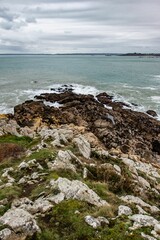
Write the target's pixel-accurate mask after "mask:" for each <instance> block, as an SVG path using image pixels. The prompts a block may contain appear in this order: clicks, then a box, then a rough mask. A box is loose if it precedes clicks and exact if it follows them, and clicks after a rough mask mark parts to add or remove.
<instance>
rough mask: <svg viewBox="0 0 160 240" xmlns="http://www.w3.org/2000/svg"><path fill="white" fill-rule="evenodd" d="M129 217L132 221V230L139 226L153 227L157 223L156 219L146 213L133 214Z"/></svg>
mask: <svg viewBox="0 0 160 240" xmlns="http://www.w3.org/2000/svg"><path fill="white" fill-rule="evenodd" d="M129 218H130V220H132V221H133V222H134V224H133V227H131V228H130V229H132V230H135V229H137V228H141V227H154V226H155V225H156V224H158V221H157V220H156V219H155V218H153V217H151V216H148V215H143V214H134V215H133V216H130V217H129Z"/></svg>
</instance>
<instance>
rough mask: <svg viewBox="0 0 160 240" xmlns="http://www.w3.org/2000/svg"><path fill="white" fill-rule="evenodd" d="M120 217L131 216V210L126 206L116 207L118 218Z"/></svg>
mask: <svg viewBox="0 0 160 240" xmlns="http://www.w3.org/2000/svg"><path fill="white" fill-rule="evenodd" d="M121 215H126V216H129V215H132V209H131V208H130V207H128V206H124V205H120V206H119V207H118V216H121Z"/></svg>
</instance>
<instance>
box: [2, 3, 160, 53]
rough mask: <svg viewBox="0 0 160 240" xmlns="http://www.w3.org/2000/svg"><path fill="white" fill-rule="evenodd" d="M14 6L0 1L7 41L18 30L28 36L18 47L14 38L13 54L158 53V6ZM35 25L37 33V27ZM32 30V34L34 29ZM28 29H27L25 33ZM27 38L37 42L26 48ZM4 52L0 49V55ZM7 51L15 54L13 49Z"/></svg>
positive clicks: (72, 4) (12, 42)
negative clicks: (74, 52) (69, 52)
mask: <svg viewBox="0 0 160 240" xmlns="http://www.w3.org/2000/svg"><path fill="white" fill-rule="evenodd" d="M13 2H14V4H13ZM13 2H11V1H10V0H0V6H1V8H0V18H1V19H2V20H1V21H0V28H1V29H3V30H4V31H5V30H12V31H6V33H5V34H6V36H7V32H13V33H12V34H14V32H15V30H17V29H20V28H21V32H22V34H24V39H23V38H22V41H20V42H17V43H16V42H14V40H13V39H12V37H11V35H10V38H11V39H10V45H12V44H13V46H14V49H15V50H14V51H16V49H17V51H23V50H24V49H25V50H24V51H29V49H30V50H31V51H35V49H44V51H45V49H47V50H48V51H51V52H52V51H55V49H57V50H56V51H58V49H61V48H62V47H63V49H64V51H65V49H67V51H69V49H70V50H72V49H86V51H87V49H89V50H93V49H94V51H96V49H97V51H107V50H108V51H109V50H110V51H113V52H116V51H117V52H119V51H120V52H122V51H124V49H125V51H136V49H140V48H141V49H142V50H143V48H144V49H145V48H149V49H151V51H152V50H153V51H159V52H160V45H159V39H160V31H159V29H160V14H159V9H160V1H159V0H134V1H129V0H100V1H97V0H27V1H26V2H25V1H23V0H13ZM11 4H12V5H11ZM34 23H36V28H35V27H33V25H34ZM52 23H53V27H52ZM30 25H31V26H32V27H33V28H32V27H31V29H30V28H29V26H30ZM25 26H26V28H23V27H25ZM27 26H28V27H27ZM45 27H46V28H45ZM59 27H60V29H58V28H59ZM1 29H0V34H1ZM55 29H56V31H55ZM77 29H78V30H77ZM78 31H79V33H78ZM3 34H4V33H3ZM28 35H30V36H31V38H32V39H33V42H30V40H28V42H27V40H26V36H28ZM6 41H7V40H6ZM4 43H5V40H4ZM4 45H5V44H4ZM18 46H19V50H18ZM52 46H54V48H52ZM16 47H17V48H16ZM21 47H22V49H23V50H22V49H21ZM1 49H2V46H0V51H2V50H1ZM5 49H7V47H6V48H5ZM8 49H9V50H8V51H11V47H8ZM49 49H50V50H49ZM53 49H54V50H53ZM63 49H62V50H63ZM36 51H38V50H36Z"/></svg>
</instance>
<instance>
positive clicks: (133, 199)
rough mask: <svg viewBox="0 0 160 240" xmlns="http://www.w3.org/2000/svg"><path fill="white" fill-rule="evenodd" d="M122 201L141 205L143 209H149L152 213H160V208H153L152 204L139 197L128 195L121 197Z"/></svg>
mask: <svg viewBox="0 0 160 240" xmlns="http://www.w3.org/2000/svg"><path fill="white" fill-rule="evenodd" d="M120 199H121V200H123V201H124V202H128V203H135V204H137V205H140V206H141V207H147V208H149V209H150V211H151V212H152V213H156V212H159V211H160V210H159V208H157V207H156V206H151V205H150V204H148V203H146V202H144V201H143V200H142V199H140V198H139V197H135V196H132V195H126V196H122V197H120Z"/></svg>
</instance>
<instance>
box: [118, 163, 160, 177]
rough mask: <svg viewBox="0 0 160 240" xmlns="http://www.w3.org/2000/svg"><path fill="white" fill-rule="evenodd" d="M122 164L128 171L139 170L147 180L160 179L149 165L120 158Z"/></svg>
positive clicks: (159, 175) (154, 169) (156, 171)
mask: <svg viewBox="0 0 160 240" xmlns="http://www.w3.org/2000/svg"><path fill="white" fill-rule="evenodd" d="M122 162H123V163H124V164H126V165H127V166H128V167H129V169H130V170H131V171H132V170H133V171H134V169H136V170H139V171H141V172H143V173H145V174H146V175H147V176H148V177H149V178H151V179H152V180H153V178H155V179H156V178H160V174H159V173H158V170H157V169H156V168H155V167H153V166H152V165H151V164H150V163H144V162H140V161H138V162H135V161H133V160H131V159H127V158H122Z"/></svg>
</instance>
